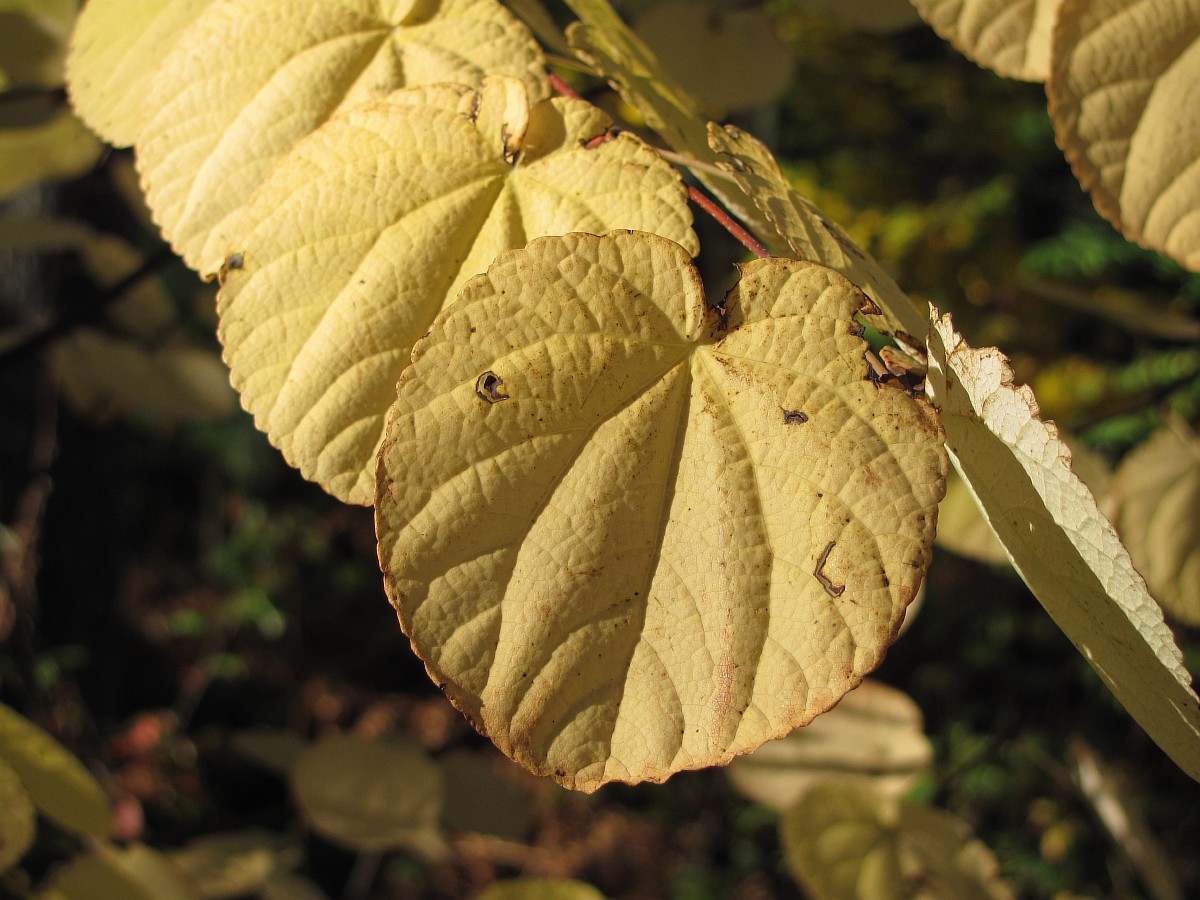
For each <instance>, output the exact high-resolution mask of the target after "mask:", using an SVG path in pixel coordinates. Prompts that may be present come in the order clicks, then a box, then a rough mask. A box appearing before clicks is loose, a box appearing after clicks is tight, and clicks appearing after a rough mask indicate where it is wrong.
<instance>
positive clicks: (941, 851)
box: [779, 782, 1013, 900]
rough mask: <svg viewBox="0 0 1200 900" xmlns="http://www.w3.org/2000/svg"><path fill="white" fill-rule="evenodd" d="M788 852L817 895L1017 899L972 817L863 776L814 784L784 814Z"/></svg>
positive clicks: (816, 898) (822, 898) (832, 898)
mask: <svg viewBox="0 0 1200 900" xmlns="http://www.w3.org/2000/svg"><path fill="white" fill-rule="evenodd" d="M779 830H780V837H781V839H782V842H783V847H784V856H785V858H786V859H787V862H788V866H789V868H791V870H792V872H793V873H794V874H795V875H796V878H797V879H798V880H799V881H800V883H801V884H802V885H803V886H804V888H805V890H806V891H807V892H808V894H809V895H810V896H811V897H812V898H813V900H918V898H919V900H1012V897H1013V893H1012V890H1011V889H1010V888H1009V887H1008V885H1006V884H1005V883H1004V882H1003V881H1001V880H1000V878H999V877H998V869H999V866H998V865H997V864H996V858H995V857H994V856H993V855H992V853H991V851H990V850H988V849H987V847H985V846H984V845H983V844H982V843H980V842H979V841H977V840H974V839H972V838H971V835H970V830H969V829H968V827H967V825H966V823H965V822H963V821H962V820H961V819H958V818H956V817H954V816H952V815H951V814H950V813H948V812H944V811H942V810H940V809H930V808H928V807H922V806H907V805H902V804H900V803H898V802H897V801H896V800H895V798H888V797H884V796H882V795H879V794H876V793H874V792H872V791H871V790H869V789H868V788H866V787H864V786H863V785H861V784H858V783H855V782H830V783H827V784H824V785H820V786H818V787H815V788H813V789H812V790H810V791H808V792H807V793H806V794H805V795H804V796H803V797H802V798H801V799H800V800H799V801H798V802H797V803H796V805H795V806H793V807H792V808H791V809H789V810H788V811H787V813H786V814H785V815H784V817H783V821H782V822H780V827H779Z"/></svg>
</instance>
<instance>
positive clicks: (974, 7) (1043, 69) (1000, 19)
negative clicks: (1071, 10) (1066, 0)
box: [913, 0, 1062, 81]
mask: <svg viewBox="0 0 1200 900" xmlns="http://www.w3.org/2000/svg"><path fill="white" fill-rule="evenodd" d="M1061 2H1062V0H913V5H914V6H916V7H917V10H918V11H919V12H920V13H921V15H922V17H924V19H925V21H927V22H928V23H929V24H930V25H932V26H933V28H934V30H935V31H936V32H937V33H938V34H940V35H941V36H942V37H944V38H945V39H946V40H948V41H949V42H950V43H952V44H953V45H954V46H955V47H957V48H958V50H959V51H960V52H961V53H962V54H963V55H964V56H966V57H967V58H968V59H971V60H973V61H974V62H976V63H978V64H979V65H981V66H985V67H986V68H989V69H991V70H992V71H994V72H996V73H998V74H1000V75H1005V76H1007V77H1009V78H1020V79H1022V80H1024V81H1045V80H1046V76H1047V75H1048V74H1049V73H1050V33H1051V31H1053V29H1054V17H1055V14H1056V13H1057V12H1058V6H1059V4H1060V3H1061Z"/></svg>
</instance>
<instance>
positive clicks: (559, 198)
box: [219, 78, 697, 503]
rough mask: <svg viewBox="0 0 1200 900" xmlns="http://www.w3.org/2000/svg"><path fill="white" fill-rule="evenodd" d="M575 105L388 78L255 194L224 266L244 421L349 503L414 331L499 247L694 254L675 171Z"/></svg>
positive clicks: (362, 489)
mask: <svg viewBox="0 0 1200 900" xmlns="http://www.w3.org/2000/svg"><path fill="white" fill-rule="evenodd" d="M608 125H609V120H608V119H607V117H605V116H604V115H603V114H602V113H600V112H599V111H597V110H595V109H594V108H593V107H591V106H588V105H587V104H584V103H580V102H578V101H572V100H555V101H553V102H547V103H542V104H540V105H538V106H536V107H534V108H533V109H532V110H530V108H529V105H528V103H527V102H526V100H525V96H524V93H523V90H522V88H521V85H520V84H519V83H518V82H516V81H514V80H512V79H503V78H499V79H494V80H490V81H489V82H488V85H487V87H486V88H485V89H484V91H483V92H482V93H481V94H480V93H476V92H474V91H470V90H468V89H467V88H459V87H450V86H442V87H438V88H431V89H425V88H422V89H418V90H413V91H400V92H397V93H396V94H394V95H392V96H391V97H390V98H388V99H387V100H386V101H380V102H379V103H376V104H373V105H370V106H364V107H362V108H360V109H358V110H354V111H352V112H350V113H349V114H347V115H346V116H344V117H341V118H339V119H337V120H335V121H332V122H330V123H329V124H328V125H327V126H326V127H325V128H323V129H322V130H321V131H319V132H318V133H317V134H315V135H314V136H313V138H312V139H311V140H309V141H307V142H305V143H304V144H303V145H302V146H300V147H299V148H297V150H296V152H295V153H294V154H292V155H291V156H290V157H289V158H288V159H287V160H286V161H285V162H284V163H283V164H282V165H280V167H279V168H278V170H276V172H275V173H274V174H273V175H272V177H271V179H270V181H268V183H267V184H266V185H265V186H264V187H263V189H262V190H261V191H260V192H259V193H258V196H257V197H256V199H255V202H254V203H253V205H252V207H251V209H250V211H249V213H248V214H247V217H246V221H247V222H248V223H251V224H252V225H253V230H252V231H251V232H250V233H249V235H248V237H247V238H246V239H245V241H244V242H242V243H241V244H239V245H238V248H239V251H240V253H239V256H238V257H237V265H236V266H234V265H231V267H230V268H229V269H228V271H227V273H226V276H225V284H224V289H223V290H222V292H221V295H220V300H219V308H220V312H221V329H220V333H221V340H222V341H223V342H224V344H225V347H226V354H225V358H226V360H227V361H228V363H229V365H230V367H231V368H232V370H233V382H234V385H235V387H237V388H238V390H239V391H241V392H242V402H243V404H244V405H245V406H246V408H247V409H249V410H250V411H251V412H253V413H254V415H255V418H256V420H257V422H258V426H259V427H260V428H262V429H263V430H264V431H266V432H267V434H268V435H269V436H270V438H271V440H272V442H273V443H274V444H275V445H276V446H278V447H279V448H280V449H281V450H282V451H283V453H284V456H285V457H287V459H288V460H289V462H291V463H292V464H293V465H295V466H297V467H299V469H300V471H301V472H302V473H303V474H304V475H305V477H307V478H311V479H313V480H315V481H317V482H319V483H320V484H321V485H322V486H323V487H325V489H326V490H328V491H329V492H330V493H332V494H334V495H335V496H337V497H340V498H341V499H343V500H346V501H348V502H351V503H369V502H370V501H371V497H372V495H373V493H374V483H375V462H374V461H375V454H376V453H377V452H378V449H379V444H380V441H381V440H382V435H383V420H384V414H385V413H386V412H387V408H388V406H390V405H391V403H392V401H393V400H394V399H395V387H396V379H397V378H399V377H400V372H401V371H402V370H403V369H404V367H405V366H406V365H407V364H408V358H409V354H410V352H411V351H412V346H413V344H414V343H415V342H416V341H417V339H418V338H420V337H421V335H423V334H424V333H425V332H426V331H427V330H428V328H429V325H430V323H431V322H432V321H433V317H434V316H435V315H436V314H437V312H438V311H439V310H440V309H441V308H442V307H443V306H444V305H445V304H446V303H447V302H448V301H449V299H451V298H453V297H454V295H455V293H457V291H458V288H459V287H460V286H461V285H462V283H463V282H464V281H466V280H467V279H468V278H469V277H471V276H473V275H476V274H478V273H479V272H482V271H483V270H484V269H485V268H486V267H487V265H488V264H489V263H490V262H491V261H492V259H494V258H495V256H496V254H498V253H500V252H501V251H504V250H509V249H514V248H516V247H520V246H521V245H522V244H524V243H525V242H526V241H527V240H529V239H531V238H535V237H541V236H543V235H548V234H563V233H565V232H568V231H595V232H607V231H608V230H610V229H612V228H622V227H623V228H637V229H644V230H653V231H658V232H660V233H662V234H664V235H665V236H667V237H670V238H673V239H675V240H678V241H682V242H684V243H685V244H687V245H688V247H689V248H690V249H691V250H692V251H693V252H694V251H695V249H696V247H697V244H696V238H695V236H694V235H693V234H692V231H691V212H690V211H689V210H688V207H687V200H686V195H685V194H684V190H683V186H682V183H681V181H680V179H679V176H678V174H677V173H676V172H675V170H674V169H672V168H671V167H670V166H668V165H667V164H666V163H665V162H663V161H662V160H661V159H660V158H659V157H658V155H657V154H655V153H654V152H653V151H651V150H650V149H649V148H647V147H646V146H645V145H644V144H643V143H642V142H641V141H640V140H638V139H636V138H634V137H633V136H632V135H623V136H621V137H619V138H617V139H615V140H610V141H605V142H603V143H601V144H599V145H597V146H591V147H588V146H584V145H585V144H587V143H588V142H589V140H590V139H591V138H593V137H597V136H600V135H603V134H604V132H605V130H606V129H607V128H608Z"/></svg>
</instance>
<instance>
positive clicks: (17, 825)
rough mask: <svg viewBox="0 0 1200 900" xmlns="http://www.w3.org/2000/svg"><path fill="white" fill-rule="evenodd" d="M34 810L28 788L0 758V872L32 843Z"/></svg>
mask: <svg viewBox="0 0 1200 900" xmlns="http://www.w3.org/2000/svg"><path fill="white" fill-rule="evenodd" d="M36 831H37V814H36V813H35V812H34V808H33V801H32V800H31V799H29V792H28V791H26V790H25V788H24V787H22V786H21V779H20V778H18V777H17V773H16V772H14V771H13V770H12V767H11V766H9V765H8V764H7V763H5V762H4V760H3V758H0V875H3V874H4V873H5V872H7V871H8V870H9V869H11V868H12V867H13V866H15V865H16V864H17V861H18V860H20V858H21V857H22V856H24V855H25V851H26V850H28V849H29V847H30V845H31V844H33V836H34V834H35V833H36Z"/></svg>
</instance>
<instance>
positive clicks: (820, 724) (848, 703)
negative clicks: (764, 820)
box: [729, 679, 933, 811]
mask: <svg viewBox="0 0 1200 900" xmlns="http://www.w3.org/2000/svg"><path fill="white" fill-rule="evenodd" d="M932 761H933V746H932V745H931V744H930V743H929V739H928V738H927V737H925V733H924V723H923V720H922V718H921V710H920V709H918V708H917V705H916V704H915V703H913V701H912V700H911V699H910V698H909V696H908V695H907V694H905V693H903V692H902V691H898V690H896V689H895V688H890V687H888V686H887V685H885V684H883V683H881V682H878V681H872V680H870V679H868V680H866V681H864V682H863V683H862V684H860V685H859V686H858V687H856V688H855V689H854V690H852V691H851V692H850V693H848V694H847V695H846V696H845V697H843V698H842V702H841V703H839V704H838V705H837V706H836V707H834V708H833V709H831V710H830V711H829V712H827V713H824V714H822V715H820V716H817V718H816V719H814V720H813V721H812V722H811V723H809V724H808V725H806V726H804V727H803V728H797V729H796V730H795V731H793V732H792V733H791V734H789V735H788V736H787V737H785V738H781V739H780V740H778V741H771V742H770V743H767V744H763V745H762V746H761V747H759V748H758V749H757V750H755V751H754V752H753V753H751V754H750V755H749V756H744V757H742V758H741V759H735V760H734V761H733V763H732V764H731V765H730V767H729V779H730V781H732V782H733V785H734V787H736V788H737V789H738V791H739V792H740V793H742V794H743V795H745V796H746V797H749V798H750V799H751V800H755V801H757V802H759V803H762V804H765V805H767V806H771V807H774V808H775V809H778V810H781V811H782V810H784V809H786V808H787V807H789V806H791V805H792V804H793V803H795V802H796V800H798V799H799V798H800V795H801V794H803V793H804V792H805V791H806V790H808V789H809V788H810V787H812V786H813V785H815V784H818V783H820V782H822V781H828V780H829V779H831V778H847V777H857V778H858V779H860V780H862V781H865V782H869V783H870V785H871V787H872V788H873V789H874V790H875V791H877V792H878V793H879V794H881V795H883V796H886V797H901V796H903V795H904V794H905V793H907V792H908V790H909V789H910V788H911V787H912V786H913V785H914V784H915V783H916V781H917V779H918V778H919V777H920V776H921V774H922V773H924V772H925V771H926V770H927V769H928V768H929V764H930V763H931V762H932Z"/></svg>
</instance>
